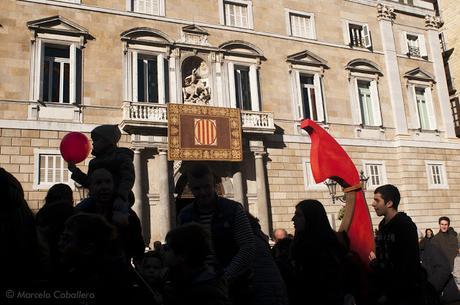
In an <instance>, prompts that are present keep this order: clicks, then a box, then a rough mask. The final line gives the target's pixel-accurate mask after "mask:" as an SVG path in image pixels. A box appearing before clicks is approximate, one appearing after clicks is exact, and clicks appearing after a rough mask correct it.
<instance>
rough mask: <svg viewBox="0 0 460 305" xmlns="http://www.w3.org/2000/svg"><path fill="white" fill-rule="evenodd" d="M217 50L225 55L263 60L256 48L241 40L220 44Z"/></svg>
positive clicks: (260, 52)
mask: <svg viewBox="0 0 460 305" xmlns="http://www.w3.org/2000/svg"><path fill="white" fill-rule="evenodd" d="M219 49H220V50H221V51H222V52H224V54H225V55H233V56H240V57H253V58H258V59H265V57H264V55H263V54H262V51H261V50H260V49H259V48H258V47H256V46H255V45H253V44H251V43H249V42H245V41H242V40H232V41H229V42H226V43H224V44H221V45H220V46H219Z"/></svg>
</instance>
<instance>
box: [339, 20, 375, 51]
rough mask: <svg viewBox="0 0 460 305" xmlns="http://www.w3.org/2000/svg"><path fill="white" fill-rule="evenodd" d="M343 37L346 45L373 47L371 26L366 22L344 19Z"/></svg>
mask: <svg viewBox="0 0 460 305" xmlns="http://www.w3.org/2000/svg"><path fill="white" fill-rule="evenodd" d="M343 38H344V42H345V44H346V45H348V46H350V47H357V48H366V49H368V48H371V47H372V40H371V33H370V31H369V26H368V25H367V24H364V23H358V22H352V21H344V25H343Z"/></svg>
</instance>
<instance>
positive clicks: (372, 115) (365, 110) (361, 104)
mask: <svg viewBox="0 0 460 305" xmlns="http://www.w3.org/2000/svg"><path fill="white" fill-rule="evenodd" d="M346 69H347V70H349V78H348V79H349V88H350V99H351V107H352V115H353V121H354V122H355V124H357V125H361V126H363V127H381V126H382V114H381V111H380V101H379V93H378V81H379V77H380V76H381V75H382V72H381V70H380V68H378V67H377V65H376V64H374V63H372V62H370V61H368V60H366V59H356V60H353V61H351V62H349V63H348V65H347V66H346Z"/></svg>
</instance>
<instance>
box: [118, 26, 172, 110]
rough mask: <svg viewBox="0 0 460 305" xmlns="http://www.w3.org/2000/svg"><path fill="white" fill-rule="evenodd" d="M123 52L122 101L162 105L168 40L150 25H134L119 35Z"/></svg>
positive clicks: (166, 81)
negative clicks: (123, 46)
mask: <svg viewBox="0 0 460 305" xmlns="http://www.w3.org/2000/svg"><path fill="white" fill-rule="evenodd" d="M121 39H122V41H124V43H125V52H124V65H123V67H124V100H125V101H129V102H141V103H158V104H165V103H167V102H168V101H169V92H170V90H169V61H168V59H167V55H166V54H167V52H168V49H167V46H168V45H169V44H170V43H171V42H170V40H169V39H168V38H167V37H166V36H165V35H164V34H163V33H161V32H159V31H157V30H155V29H150V28H134V29H131V30H128V31H126V32H124V33H122V35H121Z"/></svg>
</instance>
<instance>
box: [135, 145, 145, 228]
mask: <svg viewBox="0 0 460 305" xmlns="http://www.w3.org/2000/svg"><path fill="white" fill-rule="evenodd" d="M134 173H135V175H136V179H135V180H134V186H133V193H134V198H135V200H136V201H135V202H134V205H133V210H134V212H136V214H137V216H138V217H139V219H140V221H141V226H142V229H143V230H144V229H145V227H144V223H145V215H144V212H145V206H144V201H143V198H144V194H143V191H142V150H141V149H139V148H135V149H134Z"/></svg>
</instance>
